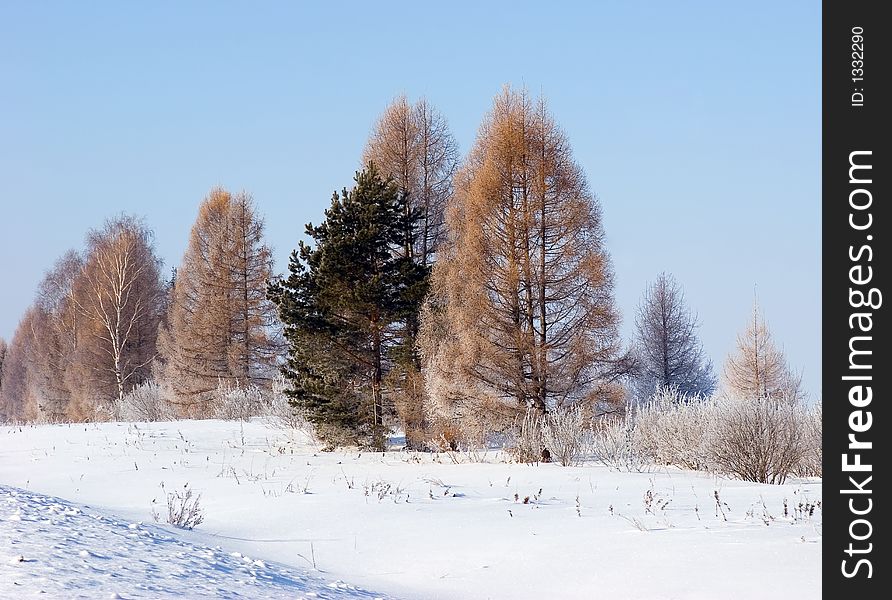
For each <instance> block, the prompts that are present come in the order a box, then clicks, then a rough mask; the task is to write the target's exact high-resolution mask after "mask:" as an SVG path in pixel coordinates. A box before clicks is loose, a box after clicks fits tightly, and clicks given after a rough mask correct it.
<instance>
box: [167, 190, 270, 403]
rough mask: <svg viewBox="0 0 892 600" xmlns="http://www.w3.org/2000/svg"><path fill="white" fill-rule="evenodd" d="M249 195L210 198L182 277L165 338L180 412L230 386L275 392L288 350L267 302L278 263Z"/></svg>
mask: <svg viewBox="0 0 892 600" xmlns="http://www.w3.org/2000/svg"><path fill="white" fill-rule="evenodd" d="M263 227H264V226H263V220H262V219H260V218H259V217H258V216H257V215H256V214H255V211H254V205H253V201H252V200H251V197H250V196H248V195H247V194H244V193H242V194H238V195H236V196H233V195H232V194H230V193H229V192H227V191H226V190H223V189H220V188H217V189H214V190H212V191H211V193H210V194H209V195H208V197H207V198H206V199H205V200H204V202H203V203H202V204H201V207H200V208H199V213H198V219H197V220H196V222H195V225H194V226H193V227H192V233H191V236H190V239H189V247H188V249H187V250H186V254H185V255H184V257H183V261H182V264H181V265H180V267H179V269H177V271H176V276H175V278H174V280H173V288H172V290H171V293H170V296H169V309H168V312H167V315H166V319H165V325H164V327H162V331H161V336H160V342H159V343H160V346H161V354H162V359H163V362H164V367H163V369H164V373H165V377H166V378H167V380H168V381H169V382H170V384H171V386H172V387H173V389H174V391H175V393H176V395H177V397H178V400H179V402H180V404H182V405H184V406H196V408H197V409H198V410H203V409H204V408H207V406H206V404H207V402H208V400H209V393H210V392H213V391H214V390H216V389H217V387H218V385H219V383H220V382H221V381H223V382H224V383H227V384H233V385H234V384H236V383H240V384H243V385H247V384H250V383H255V384H261V385H263V386H264V387H269V384H270V383H271V381H272V378H273V377H274V375H275V368H274V367H275V363H276V360H277V357H278V355H279V352H280V351H281V344H280V342H279V340H278V338H277V336H276V327H277V323H278V320H277V317H276V313H275V307H274V306H273V304H272V303H271V302H270V301H269V300H268V299H267V297H266V287H267V282H268V281H269V280H270V279H271V277H272V255H271V252H270V250H269V248H268V247H267V246H266V245H265V244H264V243H263Z"/></svg>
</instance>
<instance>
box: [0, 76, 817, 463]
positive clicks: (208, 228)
mask: <svg viewBox="0 0 892 600" xmlns="http://www.w3.org/2000/svg"><path fill="white" fill-rule="evenodd" d="M361 165H362V168H361V170H360V171H359V172H357V174H356V176H355V180H354V183H353V185H352V186H351V187H350V188H349V189H347V188H344V189H343V190H342V191H341V192H336V193H334V194H333V196H332V199H331V202H330V205H329V207H328V209H326V210H325V213H324V219H323V220H322V222H321V223H319V224H318V225H313V224H309V225H307V226H306V229H305V234H306V236H307V238H308V239H309V240H310V241H309V243H305V242H300V243H299V245H298V247H297V248H296V249H295V250H294V252H293V253H292V254H291V257H290V260H289V264H288V272H287V273H286V274H285V275H282V276H277V275H275V274H274V272H273V264H272V256H271V252H270V250H269V247H268V246H267V245H266V244H265V241H264V223H263V219H262V218H261V217H260V216H259V214H258V212H257V209H256V207H255V205H254V202H253V200H252V198H251V197H250V195H248V194H247V193H240V194H233V193H231V192H229V191H227V190H224V189H221V188H217V189H214V190H212V191H211V192H210V193H209V194H208V196H207V197H206V198H205V199H204V200H203V202H202V203H201V205H200V206H199V210H198V216H197V218H196V221H195V224H194V226H193V228H192V230H191V233H190V237H189V243H188V247H187V249H186V251H185V253H184V255H183V258H182V260H181V262H180V264H179V266H178V267H177V268H176V270H175V271H174V272H173V275H172V276H171V277H170V279H168V280H165V279H164V278H163V276H162V264H161V261H160V260H159V258H158V256H157V254H156V250H155V247H154V242H153V235H152V232H151V230H150V229H149V228H148V227H147V226H146V224H145V223H144V222H143V221H141V220H139V219H137V218H135V217H132V216H128V215H121V216H117V217H114V218H112V219H109V220H108V221H107V222H106V223H105V224H103V225H102V226H101V227H99V228H97V229H95V230H92V231H90V232H89V233H88V235H87V237H86V242H85V245H84V248H83V249H82V250H80V251H74V250H73V251H70V252H68V253H67V254H65V255H64V256H63V257H62V258H60V259H59V260H58V261H57V262H56V264H55V265H54V267H53V268H52V269H51V270H50V271H49V272H47V274H46V275H45V277H44V279H43V281H42V283H41V284H40V286H39V289H38V292H37V295H36V298H35V301H34V303H33V304H32V306H31V307H30V308H29V309H28V310H27V311H26V313H25V314H24V316H23V317H22V319H21V321H20V323H19V326H18V328H17V329H16V332H15V334H14V336H13V338H12V340H11V341H10V343H9V344H8V346H7V344H6V343H5V342H4V341H3V340H0V416H2V417H3V418H4V419H6V420H40V419H44V420H50V421H60V420H97V419H103V418H109V416H110V415H112V414H113V413H114V406H115V403H116V402H121V401H122V399H123V398H124V397H125V396H126V395H127V394H128V393H130V392H131V391H132V390H133V389H134V388H135V387H137V386H139V385H141V384H144V383H145V382H148V381H154V382H157V383H159V384H161V385H163V387H164V389H165V390H166V393H167V394H168V395H169V400H170V402H171V403H172V404H173V405H174V406H175V407H176V410H177V413H178V414H179V415H180V416H183V417H203V416H207V415H208V414H209V406H210V404H211V403H212V402H213V399H214V394H215V393H216V391H217V390H219V388H220V386H221V385H241V386H254V387H256V388H258V389H260V390H268V389H270V386H271V384H272V381H273V380H274V379H275V378H276V376H277V375H278V374H279V373H281V374H282V375H283V376H284V377H285V380H286V382H287V384H288V385H287V390H286V391H287V394H288V395H289V397H290V398H291V401H292V403H293V405H294V407H295V410H297V411H299V412H300V413H301V414H303V415H304V416H305V417H306V418H307V419H308V420H309V421H310V422H312V423H313V424H314V425H315V427H316V431H317V433H318V434H319V435H320V436H321V437H322V438H323V439H325V440H326V441H328V442H329V443H330V444H331V445H338V444H361V445H365V446H370V447H374V448H381V447H383V445H384V439H385V434H386V431H387V429H388V428H389V427H390V426H391V425H393V424H399V426H401V427H402V429H403V430H404V431H405V433H406V442H407V445H409V446H410V447H416V448H422V447H430V446H431V445H439V446H443V445H447V446H452V447H456V446H457V445H458V444H460V443H462V442H473V441H475V440H479V439H482V437H483V436H485V435H487V434H488V433H493V432H499V431H501V430H503V429H504V428H505V427H510V426H511V424H512V423H516V422H517V419H518V416H522V415H523V414H526V413H527V412H528V411H533V412H535V413H537V414H539V415H543V416H544V415H546V414H547V413H549V412H550V411H553V410H556V409H560V408H566V407H580V408H582V409H583V410H585V411H588V413H590V414H591V415H598V414H604V413H610V412H616V411H621V410H622V409H623V407H625V406H627V405H628V404H629V402H630V400H634V399H636V398H637V399H644V398H649V397H651V396H653V395H654V394H656V393H659V392H660V391H661V390H664V389H668V388H671V389H673V390H675V391H676V392H677V393H679V394H681V395H683V396H697V395H702V396H707V395H709V394H712V393H713V392H714V391H715V389H716V387H717V385H718V378H717V377H716V374H715V373H714V368H713V365H712V364H711V362H710V361H709V360H708V359H707V357H706V354H705V352H704V350H703V348H702V344H701V343H700V340H699V338H698V328H699V322H698V320H697V318H696V316H695V315H694V314H693V313H692V312H691V311H690V309H689V308H688V307H687V304H686V302H685V298H684V294H683V292H682V288H681V286H680V285H679V284H678V283H677V282H676V281H675V279H674V278H673V277H672V276H671V275H669V274H661V275H660V276H659V277H658V278H657V279H656V281H655V282H654V283H652V284H651V285H650V286H648V288H647V289H646V291H645V293H644V295H643V297H642V300H641V304H640V306H639V307H638V310H637V314H636V318H635V331H636V334H635V339H634V340H633V341H632V342H631V343H630V344H628V345H624V344H623V342H622V340H621V339H620V336H619V331H618V329H619V323H620V314H619V311H618V309H617V307H616V305H615V300H614V272H613V267H612V262H611V259H610V255H609V253H608V251H607V248H606V246H605V235H604V228H603V222H602V216H601V208H600V202H599V200H598V198H597V197H596V196H595V194H594V193H593V192H592V191H591V188H590V186H589V183H588V181H587V178H586V176H585V173H584V171H583V169H582V168H581V166H580V165H579V164H578V163H577V162H576V161H575V160H574V157H573V152H572V148H571V146H570V143H569V139H568V137H567V135H566V134H565V133H564V132H563V131H562V130H561V129H560V127H559V126H558V125H557V123H556V122H555V121H554V118H553V116H552V115H551V113H550V111H549V110H548V106H547V104H546V102H545V100H544V99H538V100H537V99H534V98H532V97H531V96H530V95H529V94H528V93H527V91H526V90H515V89H512V88H510V87H506V88H505V89H504V90H503V91H502V92H501V93H500V94H499V95H497V96H496V97H495V99H494V101H493V104H492V108H491V110H490V111H489V113H488V114H487V116H486V117H485V118H484V120H483V123H482V124H481V127H480V129H479V132H478V135H477V139H476V141H475V142H474V145H473V147H472V148H471V150H470V151H469V152H468V154H467V156H465V157H464V158H462V157H461V156H460V154H459V151H458V146H457V143H456V141H455V138H454V137H453V135H452V133H451V132H450V130H449V127H448V123H447V120H446V118H445V117H444V116H443V115H442V114H441V113H439V112H438V111H437V110H436V109H435V108H434V107H433V106H431V105H430V104H429V103H428V102H427V101H426V100H423V99H422V100H419V101H417V102H414V103H412V102H409V101H408V100H407V99H406V98H405V97H399V98H397V99H396V100H395V101H394V102H393V103H392V104H391V105H390V106H389V107H388V108H387V109H386V110H385V112H384V113H383V114H382V115H381V117H380V118H379V120H378V121H377V123H376V124H375V126H374V128H373V130H372V133H371V135H370V137H369V139H368V142H367V144H366V148H365V150H364V152H363V155H362V157H361ZM723 382H724V384H725V387H726V388H728V389H729V390H731V391H735V392H739V393H741V394H745V395H749V396H753V397H764V396H774V397H784V398H788V399H790V400H791V401H796V400H798V399H800V398H801V396H802V394H801V391H800V386H799V380H798V378H797V377H796V376H795V375H794V374H793V373H792V372H791V371H790V369H789V367H788V366H787V364H786V360H785V359H784V357H783V354H782V353H781V352H780V351H779V350H778V349H777V347H776V346H775V345H774V343H773V341H772V340H771V336H770V333H769V331H768V329H767V327H766V325H765V323H764V320H763V319H762V317H761V315H760V313H759V311H758V308H757V307H755V306H754V311H753V317H752V322H751V324H750V326H749V327H748V328H747V330H746V331H745V332H744V333H742V334H741V335H740V336H739V338H738V351H737V353H736V354H735V355H734V356H732V357H729V360H728V362H727V364H726V365H725V369H724V377H723Z"/></svg>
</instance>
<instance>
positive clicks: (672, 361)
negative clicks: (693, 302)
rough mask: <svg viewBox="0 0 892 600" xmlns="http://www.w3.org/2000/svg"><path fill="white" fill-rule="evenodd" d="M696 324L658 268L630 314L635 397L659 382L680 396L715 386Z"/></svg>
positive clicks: (679, 292)
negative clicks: (634, 340)
mask: <svg viewBox="0 0 892 600" xmlns="http://www.w3.org/2000/svg"><path fill="white" fill-rule="evenodd" d="M698 327H699V323H698V322H697V318H696V317H695V316H694V315H693V314H691V311H690V310H689V309H688V307H687V306H686V305H685V301H684V292H682V290H681V286H679V285H678V282H676V281H675V278H674V277H672V276H671V275H667V274H666V273H662V274H660V276H659V277H658V278H657V280H656V281H655V282H654V283H653V284H652V285H650V286H649V287H648V288H647V290H646V291H645V292H644V297H643V298H642V301H641V304H640V305H639V307H638V314H637V316H636V318H635V328H636V333H637V336H636V337H637V348H636V350H637V358H638V376H637V377H636V381H635V388H636V392H637V396H638V398H639V399H641V400H645V399H647V398H650V397H651V396H652V395H653V394H654V393H656V392H658V391H660V390H662V389H665V388H675V389H676V390H677V391H678V393H679V394H681V395H683V396H694V395H700V396H708V395H709V394H711V393H712V392H713V391H714V390H715V385H716V378H715V375H714V374H713V371H712V362H711V361H710V360H709V359H708V358H707V357H706V355H705V353H704V352H703V345H702V344H701V343H700V340H699V338H698V337H697V329H698Z"/></svg>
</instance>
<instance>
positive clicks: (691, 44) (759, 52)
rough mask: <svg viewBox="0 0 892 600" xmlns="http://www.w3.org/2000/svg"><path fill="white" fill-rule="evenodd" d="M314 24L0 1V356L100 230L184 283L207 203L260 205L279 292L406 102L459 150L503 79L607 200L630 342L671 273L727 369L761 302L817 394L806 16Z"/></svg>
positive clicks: (745, 9) (243, 12)
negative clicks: (44, 288)
mask: <svg viewBox="0 0 892 600" xmlns="http://www.w3.org/2000/svg"><path fill="white" fill-rule="evenodd" d="M316 4H317V6H316V7H315V8H311V7H303V6H301V5H300V3H298V2H282V3H273V2H263V3H255V2H242V3H229V2H207V3H204V2H142V3H135V2H108V3H106V2H65V3H52V2H3V3H0V336H3V337H5V338H6V339H7V340H8V339H9V338H10V337H11V336H12V333H13V331H14V329H15V326H16V323H17V322H18V320H19V317H20V316H21V314H22V312H23V311H24V310H25V308H26V307H27V306H28V304H29V303H30V302H31V300H32V298H33V295H34V291H35V288H36V286H37V283H38V282H39V280H40V279H41V277H42V275H43V273H44V271H45V270H47V269H48V268H49V267H51V265H52V263H53V261H54V260H55V259H56V258H57V257H59V256H61V255H62V254H63V253H64V252H65V251H66V250H67V249H69V248H73V247H81V245H82V241H83V238H84V234H85V232H86V231H87V230H88V229H89V228H90V227H95V226H98V225H99V224H101V223H102V221H103V220H104V219H105V218H106V217H108V216H111V215H114V214H116V213H119V212H121V211H125V212H129V213H134V214H137V215H141V216H144V217H145V219H146V220H147V222H148V224H149V225H150V226H151V227H152V228H153V229H154V230H155V233H156V242H157V248H158V251H159V254H160V256H161V257H162V258H163V259H164V261H165V270H168V269H170V268H171V267H173V266H176V265H177V264H178V263H179V260H180V257H181V255H182V252H183V250H184V249H185V245H186V241H187V238H188V234H189V229H190V227H191V225H192V222H193V220H194V218H195V215H196V209H197V206H198V203H199V202H200V201H201V199H202V198H203V197H204V195H205V194H206V193H207V192H208V190H209V189H210V188H211V187H213V186H215V185H223V186H226V187H228V188H230V189H232V190H242V189H244V190H248V191H249V192H251V193H252V194H253V195H254V198H255V201H256V203H257V205H258V207H259V210H260V212H261V213H262V214H263V215H264V216H265V218H266V222H267V234H268V241H269V243H270V244H271V245H272V246H273V247H274V251H275V256H276V261H277V269H278V270H280V271H282V270H284V269H285V267H286V261H287V256H288V253H289V252H290V251H291V249H292V248H293V247H294V246H295V244H296V242H297V240H298V239H299V238H300V236H301V234H302V232H303V225H304V224H305V223H306V222H308V221H314V222H318V221H319V220H320V218H321V215H322V211H323V209H324V208H325V207H326V206H327V205H328V203H329V200H330V197H331V192H332V190H334V189H335V188H337V189H340V188H341V187H343V186H345V185H349V184H350V183H351V178H352V175H353V172H354V171H355V169H356V168H357V167H358V165H359V157H360V153H361V151H362V147H363V145H364V143H365V140H366V138H367V136H368V133H369V130H370V128H371V126H372V124H373V122H374V120H375V118H376V117H377V115H378V114H379V113H380V112H381V111H382V110H383V109H384V108H385V107H386V106H387V104H388V103H389V102H390V100H391V99H392V98H393V97H394V96H395V95H397V94H400V93H405V94H407V95H408V96H409V97H410V98H411V99H415V98H417V97H419V96H421V95H424V96H426V97H427V98H428V99H429V100H430V101H431V102H432V103H433V104H434V105H435V106H437V107H438V108H439V109H440V111H441V112H443V113H444V114H445V115H446V116H447V118H448V119H449V122H450V125H451V127H452V130H453V132H454V134H455V136H456V138H457V139H458V142H459V144H460V146H461V150H462V151H463V152H464V151H466V150H468V148H470V146H471V145H472V143H473V140H474V137H475V134H476V131H477V127H478V125H479V123H480V120H481V118H482V117H483V115H484V114H485V113H486V111H487V110H488V109H489V107H490V104H491V101H492V97H493V96H494V95H495V94H496V93H498V91H499V90H500V88H501V86H502V85H503V84H505V83H512V84H513V85H516V86H521V85H526V86H527V87H528V88H529V90H530V91H531V92H533V93H535V94H538V93H540V92H541V93H544V95H545V96H546V97H547V98H548V100H549V103H550V108H551V110H552V112H553V114H554V116H555V118H556V119H557V121H558V122H559V123H560V124H561V126H562V127H563V128H564V129H565V131H566V132H567V133H568V135H569V138H570V141H571V143H572V145H573V149H574V152H575V156H576V159H577V160H578V162H579V163H580V164H581V165H582V166H583V168H584V169H585V171H586V173H587V174H588V177H589V183H590V185H591V188H592V189H593V190H594V191H595V192H596V193H597V194H598V196H599V197H600V200H601V202H602V205H603V208H604V219H605V229H606V232H607V241H608V248H609V250H610V252H611V254H612V256H613V261H614V267H615V270H616V284H617V289H616V295H617V302H618V305H619V307H620V309H621V311H622V313H623V318H624V324H623V333H624V335H625V337H626V339H628V337H629V336H630V334H631V331H632V323H633V320H634V311H635V307H636V306H637V304H638V302H639V298H640V296H641V293H642V291H643V289H644V287H645V286H646V284H647V283H648V282H649V281H652V280H653V279H654V278H655V277H656V276H657V275H658V274H659V273H660V272H661V271H669V272H671V273H673V274H675V276H676V278H677V279H678V280H679V282H680V283H681V284H682V285H683V286H684V289H685V292H686V296H687V299H688V301H689V304H690V305H691V307H692V308H693V309H694V310H695V311H696V312H697V313H698V314H699V317H700V320H701V322H702V327H701V336H702V339H703V342H704V345H705V347H706V350H707V352H708V353H709V354H710V356H712V358H713V360H714V361H715V362H716V364H717V365H718V366H720V365H721V363H722V362H723V361H724V359H725V356H726V355H727V354H728V352H730V351H731V350H732V349H733V347H734V342H735V336H736V334H737V332H738V331H740V330H741V329H742V328H743V327H744V326H745V325H746V322H747V318H748V316H749V312H750V309H751V305H752V301H753V294H754V290H756V293H757V294H758V298H759V301H760V303H761V305H762V307H763V308H764V312H765V315H766V317H767V319H768V323H769V325H770V327H771V329H772V331H773V333H774V335H775V338H776V341H777V342H778V343H779V344H780V345H782V346H783V348H784V350H785V351H786V353H787V357H788V359H789V361H790V363H791V366H792V367H793V368H794V369H796V370H797V371H802V373H803V375H804V381H805V383H806V385H807V388H808V390H809V391H810V392H811V393H812V394H813V395H817V394H819V393H820V371H821V354H820V341H821V323H820V312H821V298H820V292H821V273H820V218H821V216H820V206H821V196H820V194H821V188H820V174H821V154H820V152H821V148H820V144H821V120H820V118H821V95H820V94H821V71H820V69H821V48H820V42H821V34H820V30H821V5H820V2H816V1H813V2H780V3H779V2H747V3H730V2H714V1H703V2H662V1H657V0H653V1H651V2H634V1H615V2H590V1H586V2H578V3H570V2H565V3H553V4H552V5H551V6H546V3H541V2H539V3H529V4H522V3H518V2H483V1H480V0H475V1H473V2H461V1H452V2H439V3H421V2H404V3H392V2H374V3H370V2H355V3H346V2H344V3H322V2H318V3H316ZM323 4H324V5H325V6H324V7H323ZM336 4H337V5H338V6H335V5H336ZM422 5H424V6H422Z"/></svg>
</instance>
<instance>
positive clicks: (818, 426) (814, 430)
mask: <svg viewBox="0 0 892 600" xmlns="http://www.w3.org/2000/svg"><path fill="white" fill-rule="evenodd" d="M822 413H823V411H822V408H821V403H820V402H818V403H817V404H815V405H814V406H812V407H811V408H809V409H807V410H805V419H804V423H803V425H804V427H805V432H804V441H803V444H804V449H803V453H802V458H801V459H800V461H799V464H798V465H797V466H796V475H798V476H799V477H821V476H822V474H823V468H822V461H823V458H824V455H823V452H822V444H823V441H824V439H823V433H822V427H823V426H822Z"/></svg>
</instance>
